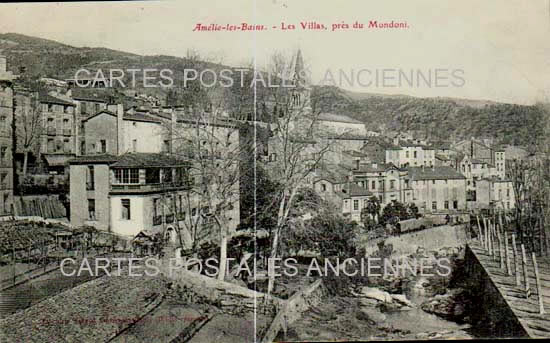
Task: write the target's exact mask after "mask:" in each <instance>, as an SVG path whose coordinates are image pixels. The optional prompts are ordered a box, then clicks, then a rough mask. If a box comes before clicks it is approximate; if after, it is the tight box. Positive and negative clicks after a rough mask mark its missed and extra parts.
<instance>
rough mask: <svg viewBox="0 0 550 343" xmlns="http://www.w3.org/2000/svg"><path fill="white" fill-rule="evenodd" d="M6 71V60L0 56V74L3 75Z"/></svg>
mask: <svg viewBox="0 0 550 343" xmlns="http://www.w3.org/2000/svg"><path fill="white" fill-rule="evenodd" d="M7 71H8V60H7V59H6V56H0V73H5V72H7Z"/></svg>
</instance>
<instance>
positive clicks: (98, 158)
mask: <svg viewBox="0 0 550 343" xmlns="http://www.w3.org/2000/svg"><path fill="white" fill-rule="evenodd" d="M116 160H117V156H114V155H110V154H98V155H84V156H78V157H75V158H73V159H71V160H69V164H88V163H90V164H94V163H95V164H99V163H108V164H110V163H114V162H116Z"/></svg>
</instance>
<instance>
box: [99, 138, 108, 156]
mask: <svg viewBox="0 0 550 343" xmlns="http://www.w3.org/2000/svg"><path fill="white" fill-rule="evenodd" d="M99 147H100V148H99V152H101V153H102V154H105V153H107V141H106V140H105V139H102V140H100V141H99Z"/></svg>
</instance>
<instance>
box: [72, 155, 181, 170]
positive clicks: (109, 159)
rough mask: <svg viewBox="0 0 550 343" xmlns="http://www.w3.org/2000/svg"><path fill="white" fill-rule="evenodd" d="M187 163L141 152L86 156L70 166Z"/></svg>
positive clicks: (127, 166) (171, 157)
mask: <svg viewBox="0 0 550 343" xmlns="http://www.w3.org/2000/svg"><path fill="white" fill-rule="evenodd" d="M187 163H188V161H187V160H184V159H182V158H179V157H176V156H173V155H169V154H156V153H141V152H134V153H126V154H123V155H120V156H115V155H110V154H102V155H85V156H79V157H76V158H74V159H72V160H70V161H69V164H109V165H110V166H111V167H114V168H140V167H175V166H181V165H184V164H187Z"/></svg>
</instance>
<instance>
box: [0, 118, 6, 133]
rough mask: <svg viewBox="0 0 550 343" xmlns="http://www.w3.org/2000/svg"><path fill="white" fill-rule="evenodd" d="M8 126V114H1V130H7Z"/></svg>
mask: <svg viewBox="0 0 550 343" xmlns="http://www.w3.org/2000/svg"><path fill="white" fill-rule="evenodd" d="M7 128H8V120H7V117H6V116H0V130H2V131H5V130H7Z"/></svg>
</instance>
